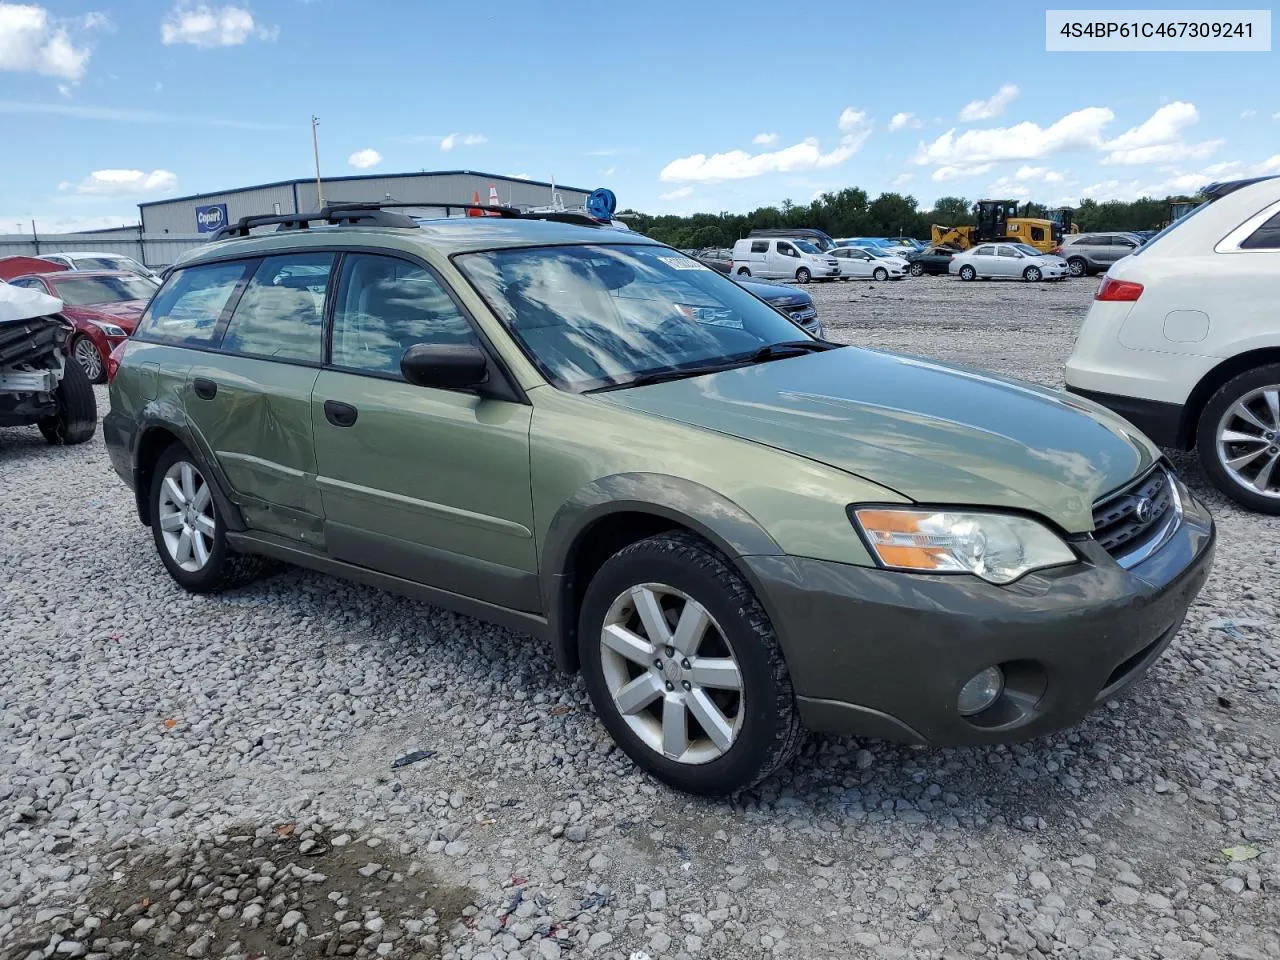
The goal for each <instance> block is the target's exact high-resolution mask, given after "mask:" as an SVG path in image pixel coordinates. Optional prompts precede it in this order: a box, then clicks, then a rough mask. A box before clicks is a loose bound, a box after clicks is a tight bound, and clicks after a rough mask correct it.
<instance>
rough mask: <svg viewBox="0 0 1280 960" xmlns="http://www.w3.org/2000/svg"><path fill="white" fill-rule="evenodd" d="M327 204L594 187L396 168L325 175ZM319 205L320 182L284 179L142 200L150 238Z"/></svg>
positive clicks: (444, 202)
mask: <svg viewBox="0 0 1280 960" xmlns="http://www.w3.org/2000/svg"><path fill="white" fill-rule="evenodd" d="M321 186H322V189H323V191H324V199H325V202H326V203H332V202H335V201H351V200H383V201H386V200H392V201H396V202H400V203H413V204H421V205H422V207H424V208H427V209H425V210H424V211H423V212H424V213H425V214H427V215H431V214H433V213H438V215H440V216H449V215H451V214H452V215H456V214H459V213H461V211H460V210H459V209H458V208H457V207H454V208H452V209H449V204H458V203H470V202H471V201H472V199H473V198H474V197H475V195H476V194H477V193H479V194H480V202H481V203H488V201H489V188H490V187H491V186H492V187H496V188H497V191H498V200H499V201H500V202H501V203H503V204H506V205H509V206H515V207H541V206H548V205H551V204H552V203H554V202H556V201H555V195H557V194H558V195H559V198H560V201H561V202H563V203H564V205H565V206H566V207H578V206H581V205H582V204H583V203H585V202H586V199H587V194H588V193H589V192H590V191H588V190H581V189H578V188H577V187H565V186H560V185H559V184H554V185H553V184H550V183H543V182H541V181H537V180H520V179H517V178H515V177H504V176H498V175H495V174H491V173H478V172H476V171H473V170H446V171H440V172H426V171H424V172H422V173H393V174H385V175H375V176H358V177H330V178H325V179H322V180H321ZM318 209H319V201H318V197H317V195H316V181H315V180H314V179H311V180H281V181H280V182H278V183H266V184H263V185H262V186H257V187H243V188H241V189H239V190H226V191H223V192H221V193H199V194H193V195H191V196H189V197H178V198H176V199H174V200H157V201H155V202H153V203H143V204H139V205H138V210H139V212H140V214H141V216H142V233H143V234H144V235H146V236H147V237H149V238H155V237H159V236H163V235H164V234H169V235H179V236H191V235H193V234H204V233H213V232H214V231H215V230H217V229H218V228H219V227H220V226H222V225H223V224H224V223H234V222H235V221H236V220H237V219H239V218H240V217H245V216H250V215H252V214H259V213H268V214H269V213H309V212H312V211H314V210H318Z"/></svg>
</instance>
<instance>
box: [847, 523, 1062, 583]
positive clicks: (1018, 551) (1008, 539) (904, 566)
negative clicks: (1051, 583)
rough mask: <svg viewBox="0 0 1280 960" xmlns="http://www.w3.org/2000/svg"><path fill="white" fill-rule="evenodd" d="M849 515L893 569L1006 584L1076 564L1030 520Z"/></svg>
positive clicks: (1048, 532) (1055, 537) (1049, 533)
mask: <svg viewBox="0 0 1280 960" xmlns="http://www.w3.org/2000/svg"><path fill="white" fill-rule="evenodd" d="M850 512H851V515H852V517H853V520H854V522H855V523H856V524H857V525H858V527H859V529H861V531H862V533H863V535H864V537H865V538H866V541H867V544H868V546H870V548H871V550H872V552H873V553H874V554H875V556H876V558H877V559H878V560H879V561H880V562H881V563H882V564H884V566H886V567H889V568H891V569H894V570H912V571H916V572H919V573H972V574H974V575H976V576H979V577H981V578H982V579H983V580H986V581H988V582H989V583H999V584H1004V583H1012V582H1013V581H1014V580H1017V579H1018V578H1019V577H1021V576H1022V575H1023V574H1025V573H1030V572H1031V571H1032V570H1041V569H1043V568H1045V567H1056V566H1060V565H1062V564H1066V563H1074V562H1075V561H1076V559H1077V558H1076V555H1075V554H1074V553H1073V552H1072V551H1071V548H1070V547H1068V546H1067V545H1066V544H1065V543H1063V542H1062V539H1061V538H1060V537H1059V536H1058V535H1057V534H1055V533H1054V532H1053V531H1052V530H1050V529H1049V528H1048V527H1046V526H1044V525H1043V524H1041V523H1037V522H1036V521H1035V520H1031V519H1029V518H1027V517H1018V516H1012V515H1008V514H1000V513H963V512H959V511H951V510H945V511H944V510H922V509H908V508H899V507H862V508H854V509H853V510H851V511H850Z"/></svg>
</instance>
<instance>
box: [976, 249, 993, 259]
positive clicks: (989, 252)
mask: <svg viewBox="0 0 1280 960" xmlns="http://www.w3.org/2000/svg"><path fill="white" fill-rule="evenodd" d="M995 253H996V248H995V247H979V248H978V249H977V250H975V251H973V255H974V256H975V257H994V256H995Z"/></svg>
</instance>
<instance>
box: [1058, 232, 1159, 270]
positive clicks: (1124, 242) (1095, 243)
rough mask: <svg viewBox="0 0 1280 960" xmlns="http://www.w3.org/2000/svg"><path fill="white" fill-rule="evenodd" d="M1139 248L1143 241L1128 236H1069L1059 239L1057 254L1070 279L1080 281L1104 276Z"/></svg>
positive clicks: (1109, 234) (1117, 234)
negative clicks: (1071, 277)
mask: <svg viewBox="0 0 1280 960" xmlns="http://www.w3.org/2000/svg"><path fill="white" fill-rule="evenodd" d="M1140 246H1142V241H1141V240H1139V239H1138V238H1137V237H1135V236H1134V235H1133V234H1131V233H1072V234H1068V235H1067V236H1065V237H1063V238H1062V245H1061V246H1060V247H1058V252H1059V253H1061V254H1062V257H1063V259H1064V260H1066V261H1067V267H1068V269H1070V271H1071V275H1072V276H1073V277H1083V276H1084V275H1085V274H1094V273H1105V272H1106V271H1107V270H1108V269H1109V268H1110V267H1111V265H1112V264H1113V263H1115V262H1116V261H1117V260H1121V259H1123V258H1125V257H1127V256H1128V255H1129V254H1131V253H1133V251H1135V250H1137V249H1138V247H1140Z"/></svg>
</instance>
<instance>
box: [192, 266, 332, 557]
mask: <svg viewBox="0 0 1280 960" xmlns="http://www.w3.org/2000/svg"><path fill="white" fill-rule="evenodd" d="M333 262H334V255H333V254H332V253H291V254H285V255H282V256H275V257H266V258H265V259H262V260H260V261H255V262H251V263H249V264H247V265H246V264H236V265H235V266H237V267H240V268H242V269H247V270H251V271H252V274H251V279H249V281H248V284H247V286H245V287H244V292H243V294H242V295H241V296H240V299H239V302H238V303H235V304H234V311H233V312H232V314H231V316H230V318H229V319H227V320H226V322H225V329H224V330H223V331H222V333H221V334H220V339H216V344H217V349H216V351H192V353H191V358H192V361H193V362H192V364H191V367H190V369H189V370H188V371H187V383H186V388H185V392H184V399H183V405H184V408H185V410H186V412H187V416H188V418H189V419H190V420H191V422H192V424H193V425H194V426H195V427H196V429H197V430H198V431H199V433H200V435H201V436H202V437H203V438H204V441H205V442H206V443H207V444H208V446H209V448H210V449H211V451H212V453H213V455H214V457H215V458H216V459H217V461H218V464H219V466H221V468H222V471H223V473H224V474H225V475H226V478H227V480H228V482H229V483H230V484H231V487H232V490H233V491H234V492H235V494H236V497H235V499H236V500H237V501H238V502H239V503H240V505H241V512H242V513H243V514H244V518H245V522H246V523H248V524H249V526H250V527H252V528H253V529H255V530H262V531H265V532H267V533H272V534H276V535H278V536H283V537H288V538H289V539H292V540H300V541H302V542H304V543H308V544H311V545H314V546H319V545H320V544H321V543H322V542H323V541H322V533H323V532H322V528H321V522H320V517H321V504H320V494H319V492H318V490H317V489H316V463H315V453H314V450H313V447H312V428H311V391H312V387H313V386H314V385H315V382H316V376H317V374H318V373H319V370H320V362H321V360H322V358H323V352H324V320H323V318H324V302H325V294H326V290H327V286H328V281H329V274H330V272H331V270H332V267H333ZM221 266H222V268H223V269H224V270H225V269H227V265H221Z"/></svg>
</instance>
